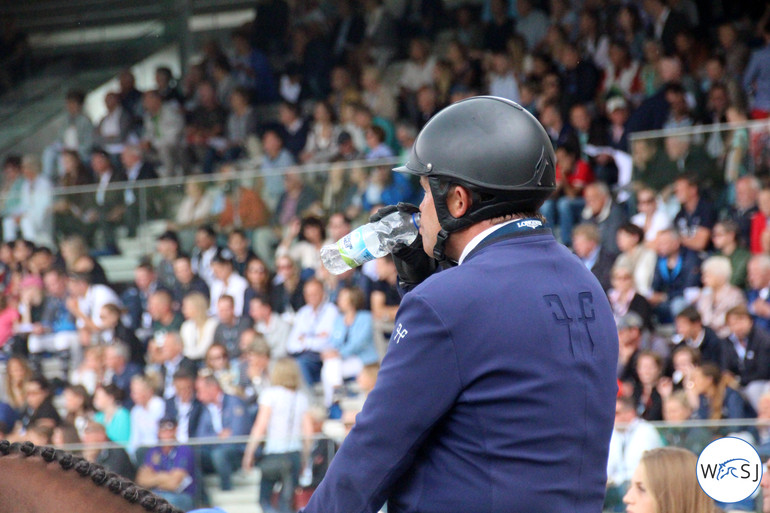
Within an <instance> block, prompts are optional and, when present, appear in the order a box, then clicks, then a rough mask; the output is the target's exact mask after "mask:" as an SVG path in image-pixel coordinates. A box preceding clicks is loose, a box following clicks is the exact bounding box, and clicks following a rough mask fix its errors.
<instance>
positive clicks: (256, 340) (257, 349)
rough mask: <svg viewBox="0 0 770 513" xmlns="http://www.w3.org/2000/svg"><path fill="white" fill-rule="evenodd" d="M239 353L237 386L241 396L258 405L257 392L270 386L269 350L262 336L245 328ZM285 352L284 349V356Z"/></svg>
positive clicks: (253, 404)
mask: <svg viewBox="0 0 770 513" xmlns="http://www.w3.org/2000/svg"><path fill="white" fill-rule="evenodd" d="M240 345H241V355H242V357H243V358H244V359H243V361H241V362H240V363H239V365H240V367H239V375H240V382H239V386H240V388H241V390H242V391H243V397H244V399H246V401H247V402H248V403H249V404H250V405H252V410H253V409H254V408H253V407H254V406H256V407H257V409H258V407H259V405H258V401H259V394H261V393H262V391H263V390H265V389H266V388H267V387H269V386H270V367H271V352H270V346H268V343H267V342H266V341H265V339H264V337H262V336H261V335H260V334H258V333H257V332H256V331H254V330H246V331H244V332H243V334H242V335H241V344H240ZM285 356H286V353H285V351H284V356H282V357H281V358H283V357H285Z"/></svg>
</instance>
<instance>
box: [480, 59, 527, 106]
mask: <svg viewBox="0 0 770 513" xmlns="http://www.w3.org/2000/svg"><path fill="white" fill-rule="evenodd" d="M487 81H488V84H489V94H491V95H492V96H499V97H501V98H507V99H509V100H511V101H514V102H517V103H518V102H519V100H520V94H519V82H518V79H517V78H516V74H515V73H514V70H513V64H512V63H511V58H510V56H509V55H508V54H507V53H505V52H504V51H499V52H493V53H492V59H491V63H490V67H489V71H488V72H487Z"/></svg>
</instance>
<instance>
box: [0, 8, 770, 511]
mask: <svg viewBox="0 0 770 513" xmlns="http://www.w3.org/2000/svg"><path fill="white" fill-rule="evenodd" d="M391 3H392V4H395V2H387V1H385V2H382V1H379V0H365V1H363V2H354V1H350V0H349V1H341V2H327V3H325V2H294V3H292V5H291V7H290V6H289V5H288V3H287V2H284V1H282V0H272V1H267V2H260V4H259V15H258V17H257V18H256V21H255V22H254V24H253V25H250V26H248V27H243V28H241V29H238V30H236V31H234V32H233V33H232V34H231V37H230V38H229V39H228V40H226V41H214V40H211V41H208V42H206V43H205V44H204V46H203V48H202V49H201V57H200V60H199V61H198V62H196V63H194V64H193V65H192V66H190V68H189V70H188V71H187V73H186V74H185V76H183V77H174V76H173V75H172V73H171V71H170V69H169V68H166V67H160V68H158V69H157V72H156V87H155V88H153V89H152V90H147V91H140V90H138V89H137V88H136V87H135V83H134V77H133V75H132V74H131V72H130V71H124V72H122V73H121V74H120V76H119V89H118V90H116V91H113V92H109V93H107V94H106V96H105V98H104V102H105V106H106V114H105V116H104V117H103V118H102V119H100V120H91V119H89V118H88V117H87V116H86V114H85V113H84V110H83V105H84V97H85V95H84V93H82V92H79V91H71V92H70V93H69V94H67V96H66V113H67V116H66V118H67V119H66V123H65V124H64V126H63V128H62V130H61V133H60V134H59V135H58V137H57V138H56V140H55V141H51V142H50V144H48V145H47V146H46V148H45V151H43V152H42V154H41V155H32V154H30V155H24V156H16V155H9V156H7V157H6V158H5V160H4V167H3V182H2V197H3V203H2V205H1V207H2V209H1V211H0V214H1V215H2V219H3V222H2V234H3V240H4V243H3V244H2V245H1V246H0V269H1V271H2V287H3V291H4V292H3V295H2V296H0V347H2V351H3V355H4V356H3V357H4V358H5V359H6V369H7V372H6V374H5V377H4V380H3V383H2V386H0V401H1V402H0V433H1V434H2V435H3V436H7V437H10V438H15V439H30V440H32V441H34V442H35V443H42V444H46V443H51V442H52V441H53V442H55V443H68V442H76V441H83V442H86V443H96V442H103V441H107V440H110V441H113V442H119V443H121V444H123V446H124V447H125V451H124V450H123V449H104V450H92V451H88V450H87V451H85V452H84V453H83V454H84V456H85V457H87V458H89V459H91V460H93V461H99V462H101V463H103V464H105V465H107V466H108V467H110V468H113V469H114V471H116V472H119V473H121V474H123V475H127V476H129V477H132V478H133V477H136V479H137V481H138V482H139V484H144V485H145V486H148V487H150V488H156V489H158V490H161V491H163V492H164V493H165V494H166V495H167V496H169V497H172V498H173V499H174V500H175V501H176V503H177V504H180V505H181V506H182V507H192V504H193V503H194V502H199V501H200V497H201V496H202V495H201V494H202V492H201V486H202V484H201V481H200V474H199V472H198V471H197V470H196V468H197V465H200V466H202V468H203V469H204V471H206V472H209V471H211V472H216V473H217V474H218V476H219V478H220V484H221V487H222V488H223V489H225V490H226V489H229V488H230V487H231V486H232V480H231V476H232V474H233V472H234V471H236V470H237V469H238V468H240V467H241V466H243V467H244V468H248V467H250V466H252V465H253V464H255V462H254V457H253V454H251V452H252V449H255V447H252V446H251V445H250V446H249V450H248V451H246V454H245V456H244V447H243V446H240V445H236V444H224V445H221V444H220V445H208V446H206V445H204V446H201V447H200V448H199V449H196V451H192V450H190V449H189V448H188V447H185V446H182V447H179V448H178V449H170V448H168V447H166V448H163V447H161V448H152V447H153V444H156V443H157V441H159V440H176V441H178V442H187V441H188V440H190V439H192V438H196V437H218V438H221V439H227V438H229V437H231V436H237V435H248V434H249V433H252V434H255V435H256V436H259V437H266V439H267V444H266V445H265V447H264V454H263V456H262V457H261V460H260V461H261V462H262V464H263V465H264V468H263V474H264V475H265V476H270V475H273V477H275V479H272V477H270V478H265V479H264V483H265V484H263V487H262V495H263V496H265V497H268V498H267V499H265V498H264V497H263V499H262V500H263V507H264V508H269V507H272V505H271V504H270V503H269V500H270V498H271V497H269V496H270V492H271V491H272V489H273V488H272V487H273V484H274V482H277V481H280V480H281V479H282V477H281V476H282V474H281V472H280V471H276V468H279V467H280V465H288V468H290V469H291V472H289V474H290V475H291V480H290V481H289V482H287V483H285V484H284V491H285V490H293V488H294V487H293V486H292V485H296V483H297V479H298V476H299V474H300V469H301V468H302V467H304V466H305V464H306V462H307V461H308V460H307V459H304V458H303V459H300V456H299V455H300V454H303V455H305V457H307V454H309V453H310V452H312V451H316V450H321V451H323V450H325V449H324V448H321V449H319V447H313V446H312V444H307V443H306V444H304V445H303V443H302V439H303V437H309V438H307V440H312V436H311V435H312V434H313V433H314V432H317V431H318V430H319V429H320V428H319V423H320V422H322V421H323V420H324V419H326V418H328V417H329V416H331V417H336V418H339V417H340V416H343V418H345V419H346V421H347V420H351V417H350V416H349V415H348V416H347V417H346V416H345V414H344V413H341V412H340V396H341V395H345V393H346V392H347V393H349V392H350V391H351V390H358V389H359V388H360V390H362V391H365V390H367V389H370V388H371V387H372V386H373V384H372V382H373V381H374V379H375V377H376V371H377V368H378V362H379V360H380V358H381V356H382V352H383V351H382V350H383V346H384V344H385V343H386V341H387V339H388V337H389V331H390V330H392V321H393V319H394V318H395V313H396V310H397V309H398V305H399V302H400V296H399V292H398V289H397V274H396V269H395V266H394V265H393V263H392V261H391V260H390V259H388V258H384V259H380V260H377V261H375V262H371V263H369V264H367V265H365V266H363V267H362V268H359V269H356V270H351V271H348V272H347V273H344V274H342V275H340V276H333V275H330V274H329V273H327V272H326V271H325V270H324V269H323V268H322V266H321V263H320V259H319V249H320V248H321V247H322V246H323V245H324V244H325V243H328V242H330V241H336V240H337V239H339V238H340V237H342V236H343V235H344V234H346V233H348V232H349V231H350V230H351V229H352V228H353V227H354V226H356V225H358V224H360V223H361V222H364V221H365V220H366V219H367V217H368V215H369V214H370V213H371V212H373V211H376V209H377V208H378V207H379V206H382V205H386V204H395V203H397V202H398V201H409V202H419V196H418V188H417V187H415V183H413V182H412V181H410V180H409V179H408V178H406V177H404V176H402V175H399V174H397V173H393V172H392V171H390V166H377V165H376V164H374V165H370V166H367V165H366V164H365V162H366V161H367V160H369V161H372V162H374V161H377V160H381V159H387V158H392V157H401V158H402V159H403V158H405V156H406V155H407V154H408V151H409V150H410V148H411V144H412V142H413V141H414V138H415V136H416V133H417V131H418V130H419V129H420V128H422V126H424V124H425V123H426V122H427V121H428V120H429V119H430V118H431V116H432V115H433V114H434V113H436V112H437V111H438V110H440V109H441V108H442V107H443V106H446V105H448V104H449V103H452V102H455V101H458V100H461V99H464V98H467V97H470V96H474V95H478V94H493V95H497V96H502V97H506V98H508V99H511V100H513V101H516V102H518V103H520V104H521V105H522V107H524V108H526V109H527V110H529V111H530V112H531V113H532V114H533V115H535V116H536V117H537V118H538V119H539V120H540V122H541V123H542V124H543V126H544V128H545V130H546V132H547V133H548V135H549V136H550V138H551V140H552V142H553V144H554V147H555V149H556V154H557V158H558V163H557V169H556V174H557V180H558V190H557V191H556V193H555V194H554V195H553V197H551V198H550V199H549V200H548V201H547V202H546V204H545V205H544V206H543V210H542V213H543V215H544V216H545V217H546V218H547V220H548V222H549V224H550V225H551V226H552V227H553V229H554V231H555V233H556V234H557V235H558V237H559V238H560V240H561V241H562V242H563V243H564V244H566V245H568V246H569V247H571V248H572V250H573V251H574V253H575V254H576V255H577V257H578V258H580V259H581V260H582V261H583V262H584V263H585V265H586V266H587V267H588V268H589V269H590V270H591V271H592V272H593V273H594V274H595V275H596V277H597V279H598V280H599V282H600V283H601V284H602V286H603V287H604V289H605V290H606V292H607V295H608V297H609V299H610V302H611V305H612V308H613V311H614V313H615V316H616V321H617V324H618V334H619V340H620V361H619V362H618V382H619V388H620V392H619V399H618V409H617V415H616V418H617V419H618V423H619V426H620V427H618V429H617V430H616V433H615V435H614V438H613V442H612V448H611V454H610V464H609V483H610V485H612V486H616V487H617V489H614V488H612V487H611V490H615V492H616V493H615V495H617V497H616V499H617V500H616V503H615V504H614V505H615V506H616V505H617V504H619V498H620V497H622V493H620V492H622V491H623V490H624V486H626V485H627V482H628V480H629V479H630V477H631V473H632V472H633V471H634V469H635V468H636V465H637V464H638V462H639V459H640V457H641V453H642V449H644V448H652V447H656V446H658V445H661V444H664V443H667V444H673V445H678V446H683V447H688V448H690V449H692V450H699V449H700V448H702V446H703V444H704V443H705V442H707V441H708V440H710V439H711V438H712V437H713V436H715V435H717V434H720V433H721V434H723V433H724V432H726V431H725V430H724V429H721V430H719V431H718V432H717V431H713V430H708V429H705V428H683V429H679V430H675V429H669V430H665V431H661V434H662V435H664V438H661V436H660V434H658V433H656V432H655V430H654V428H651V427H649V426H648V425H646V424H644V423H645V422H646V421H655V420H668V421H672V422H679V421H682V420H686V419H704V420H706V419H735V418H738V419H741V418H752V417H757V416H758V417H759V418H763V419H768V418H770V395H768V394H767V392H768V390H770V387H768V383H770V230H768V229H767V227H766V226H767V219H768V217H770V188H768V185H766V184H765V182H764V180H765V178H766V173H767V171H768V170H767V168H766V167H767V166H766V162H764V160H763V156H764V153H763V151H762V146H763V145H764V144H766V139H759V138H758V137H757V136H756V135H755V134H754V133H753V132H751V131H750V130H749V129H747V128H743V126H745V125H741V128H736V129H730V130H726V131H716V132H702V133H698V134H696V135H681V132H677V133H676V134H674V135H668V136H666V137H665V138H664V139H663V142H662V144H656V143H655V142H654V141H653V140H651V139H638V140H634V141H633V142H630V137H629V136H630V134H631V133H633V132H638V131H643V130H655V129H664V128H682V127H695V126H697V125H708V124H713V123H725V122H742V121H746V120H748V119H765V118H768V117H770V62H769V61H770V9H767V8H765V6H763V5H761V4H760V3H756V5H754V3H752V2H743V3H742V2H710V3H709V4H708V5H707V6H706V5H705V4H703V5H702V4H701V3H698V2H694V1H692V0H669V1H666V0H644V1H643V2H639V3H638V4H637V3H622V2H612V1H607V0H584V1H583V2H570V1H568V0H551V1H550V2H543V1H537V0H516V1H511V2H506V1H505V0H490V1H485V2H481V3H479V4H478V5H476V4H467V5H466V4H462V5H457V6H454V7H450V6H448V5H443V4H442V2H439V1H421V2H406V6H405V7H403V6H402V7H403V8H402V9H401V10H398V9H396V8H394V6H393V5H391ZM447 4H448V2H447ZM749 4H751V5H749ZM513 141H514V143H515V135H514V136H513ZM757 148H759V149H757ZM244 162H245V163H246V164H244ZM362 162H363V163H362ZM255 163H256V166H257V167H258V168H259V169H260V170H261V172H262V174H263V175H264V176H262V177H260V179H258V180H257V181H256V182H255V183H251V182H245V181H240V180H239V179H238V178H239V174H240V173H241V169H244V168H246V167H249V166H252V165H254V164H255ZM351 163H353V164H352V165H351ZM305 164H323V165H327V166H329V171H328V172H324V173H319V172H317V168H313V172H306V168H303V167H302V166H303V165H305ZM627 166H630V167H631V168H632V169H633V175H632V177H629V176H625V174H624V172H623V169H624V168H625V167H627ZM207 174H211V175H213V174H216V175H217V178H218V179H216V180H214V181H213V182H212V185H211V186H207V185H206V183H205V182H199V181H189V182H188V183H186V185H185V186H184V196H183V198H181V199H180V201H176V202H174V203H173V204H169V198H168V197H165V195H164V194H155V195H149V196H146V197H145V200H143V201H141V202H140V201H139V195H140V187H141V182H142V181H144V180H152V179H163V178H166V177H177V176H190V175H207ZM116 183H121V184H122V185H121V186H120V187H117V188H115V187H111V185H112V184H116ZM83 185H92V186H93V187H92V188H91V189H88V188H85V189H77V192H76V193H74V194H65V195H56V196H55V195H54V187H60V188H61V190H63V191H66V190H67V188H69V187H76V186H83ZM89 191H90V192H89ZM172 197H173V195H172ZM140 209H145V211H146V214H147V215H146V216H145V217H143V216H142V215H140V213H141V212H140ZM146 217H150V218H161V217H166V218H168V219H169V221H168V224H167V226H166V228H167V230H166V231H165V232H164V233H163V234H162V235H161V236H160V237H158V239H157V242H156V248H155V250H156V251H155V253H154V255H153V256H152V257H148V258H147V259H145V260H143V261H142V262H140V263H138V265H137V267H136V269H135V280H134V283H132V284H130V286H128V287H119V286H117V285H116V284H111V283H110V282H109V281H108V280H107V276H106V274H105V272H104V270H103V269H102V267H101V265H100V263H99V257H100V256H102V255H108V254H115V253H118V252H119V251H120V249H119V245H118V239H119V238H120V237H125V236H127V237H128V238H129V239H130V238H131V237H134V236H136V234H137V231H138V230H139V229H140V224H141V220H142V219H143V218H146ZM511 265H515V263H511ZM378 341H379V343H378ZM50 357H54V360H55V361H56V362H57V366H56V370H55V371H51V367H50V366H46V365H45V363H46V362H45V359H46V358H50ZM46 369H48V371H47V372H46V374H47V375H48V378H49V379H46V378H45V377H43V371H44V370H46ZM356 379H357V380H358V382H359V383H360V387H356V386H354V385H352V383H354V382H355V381H356ZM315 385H317V386H315ZM306 394H307V395H306ZM626 425H628V426H629V427H625V426H626ZM741 431H744V432H745V433H744V436H748V437H752V439H753V440H754V442H755V443H756V444H757V445H758V446H761V447H765V450H768V449H770V432H768V430H767V429H766V428H761V429H755V428H747V429H741ZM271 437H272V438H271ZM630 440H633V443H632V444H629V443H628V442H629V441H630ZM637 442H638V443H637ZM630 445H633V447H635V450H634V453H633V454H631V453H629V452H628V447H629V446H630ZM148 448H150V449H149V450H148ZM769 452H770V451H769ZM271 454H272V455H275V454H278V455H287V454H288V455H291V457H289V458H288V459H284V460H281V461H279V462H278V463H276V462H275V461H273V462H271V463H270V464H269V463H268V462H270V460H271V458H269V457H268V456H270V455H271ZM321 454H323V452H322V453H321ZM273 459H276V458H273ZM321 459H322V460H323V458H321ZM315 460H318V458H316V459H315ZM324 461H325V460H324ZM257 464H259V463H257ZM271 465H272V466H271ZM280 468H284V467H280ZM280 468H279V470H280ZM316 470H318V469H316ZM271 472H273V474H271ZM311 474H312V479H313V480H315V479H317V478H318V475H317V473H316V474H313V473H312V472H311ZM609 497H610V500H612V499H611V497H612V494H610V495H609ZM290 499H291V497H288V496H286V497H284V496H281V499H280V504H281V507H282V508H283V510H288V509H290V506H289V502H290ZM612 505H613V504H610V506H612Z"/></svg>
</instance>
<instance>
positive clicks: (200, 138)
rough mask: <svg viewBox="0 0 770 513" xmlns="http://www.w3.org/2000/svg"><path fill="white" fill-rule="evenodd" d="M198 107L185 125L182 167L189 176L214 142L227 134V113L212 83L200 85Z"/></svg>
mask: <svg viewBox="0 0 770 513" xmlns="http://www.w3.org/2000/svg"><path fill="white" fill-rule="evenodd" d="M197 92H198V94H197V97H198V105H197V106H196V107H195V109H194V110H193V111H192V112H190V113H189V116H188V121H187V123H186V125H185V152H184V154H183V157H184V158H183V161H182V165H183V167H184V169H185V173H187V174H189V172H190V171H191V170H192V167H191V166H192V165H193V164H197V163H202V162H203V161H204V159H205V156H206V152H207V151H208V149H209V148H210V147H211V144H212V142H214V141H216V140H217V139H219V138H221V137H222V136H223V135H224V133H225V123H226V122H227V112H226V111H225V109H224V108H222V106H221V105H220V104H219V102H218V101H217V96H216V90H215V89H214V86H213V85H212V84H211V83H210V82H202V83H201V84H199V85H198V90H197Z"/></svg>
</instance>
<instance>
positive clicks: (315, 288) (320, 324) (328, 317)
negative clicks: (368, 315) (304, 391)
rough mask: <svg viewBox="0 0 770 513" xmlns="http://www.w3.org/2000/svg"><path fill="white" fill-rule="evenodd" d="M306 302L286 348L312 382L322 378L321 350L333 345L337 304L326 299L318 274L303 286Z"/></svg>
mask: <svg viewBox="0 0 770 513" xmlns="http://www.w3.org/2000/svg"><path fill="white" fill-rule="evenodd" d="M303 296H304V299H305V303H306V304H305V306H303V307H302V308H300V309H299V310H298V311H297V314H296V316H295V317H294V322H293V325H292V330H291V332H290V334H289V339H288V341H287V343H286V350H287V351H288V353H289V354H290V355H291V356H292V357H293V358H294V359H295V360H297V363H298V364H299V366H300V369H301V370H302V375H303V378H304V379H305V382H306V383H308V384H313V383H318V381H319V380H320V378H321V366H322V362H321V354H322V353H323V351H324V350H326V349H328V347H329V336H330V335H331V331H332V327H333V325H334V319H335V318H336V317H337V308H336V307H335V306H334V305H333V304H332V303H329V302H328V301H326V298H325V294H324V289H323V285H322V284H321V282H319V281H318V280H316V279H315V278H313V279H310V280H308V281H307V282H306V283H305V284H304V287H303Z"/></svg>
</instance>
